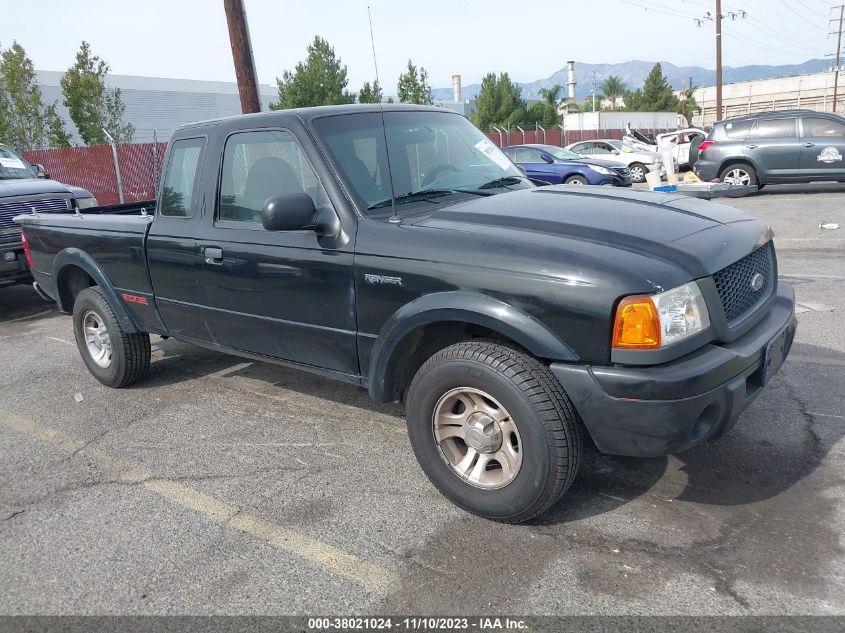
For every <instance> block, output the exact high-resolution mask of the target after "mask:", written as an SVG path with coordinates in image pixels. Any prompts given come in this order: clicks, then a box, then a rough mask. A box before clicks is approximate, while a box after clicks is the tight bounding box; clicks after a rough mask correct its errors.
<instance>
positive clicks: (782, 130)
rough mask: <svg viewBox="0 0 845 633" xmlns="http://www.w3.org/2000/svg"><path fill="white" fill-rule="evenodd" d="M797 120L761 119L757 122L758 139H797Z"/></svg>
mask: <svg viewBox="0 0 845 633" xmlns="http://www.w3.org/2000/svg"><path fill="white" fill-rule="evenodd" d="M795 137H796V134H795V119H761V120H759V121H757V138H758V139H760V140H764V139H775V138H795Z"/></svg>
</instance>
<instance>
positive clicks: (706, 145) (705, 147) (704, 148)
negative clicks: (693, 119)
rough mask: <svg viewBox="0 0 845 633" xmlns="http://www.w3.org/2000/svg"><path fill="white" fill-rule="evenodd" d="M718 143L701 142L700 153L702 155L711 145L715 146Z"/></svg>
mask: <svg viewBox="0 0 845 633" xmlns="http://www.w3.org/2000/svg"><path fill="white" fill-rule="evenodd" d="M715 144H716V141H701V145H699V146H698V153H699V154H700V153H701V152H703V151H704V150H706V149H707V148H708V147H710V146H711V145H715Z"/></svg>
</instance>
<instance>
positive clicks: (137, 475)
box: [0, 410, 398, 594]
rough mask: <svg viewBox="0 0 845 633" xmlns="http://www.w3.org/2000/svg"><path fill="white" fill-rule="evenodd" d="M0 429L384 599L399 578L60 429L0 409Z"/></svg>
mask: <svg viewBox="0 0 845 633" xmlns="http://www.w3.org/2000/svg"><path fill="white" fill-rule="evenodd" d="M0 424H2V425H4V426H6V427H7V428H10V429H13V430H16V431H19V432H21V433H24V434H26V435H29V436H30V437H34V438H36V439H38V440H41V441H43V442H45V443H47V444H50V445H52V446H55V447H57V448H59V449H60V450H61V451H63V452H64V453H67V454H70V455H72V454H74V453H78V454H84V455H85V456H86V457H88V458H90V459H93V460H94V461H96V462H97V463H98V465H99V466H101V467H102V468H104V469H105V470H107V471H109V473H110V474H111V475H113V476H114V477H115V479H116V480H118V481H124V482H133V483H139V484H140V485H141V486H142V487H143V488H145V489H146V490H148V491H150V492H153V493H155V494H157V495H159V496H161V497H163V498H165V499H167V500H168V501H170V502H171V503H173V504H175V505H178V506H181V507H183V508H187V509H189V510H193V511H194V512H196V513H198V514H201V515H203V516H205V517H208V518H210V519H212V520H214V521H215V522H217V523H219V524H221V525H225V526H228V527H231V528H234V529H236V530H239V531H241V532H244V533H246V534H249V535H251V536H253V537H255V538H256V539H258V540H260V541H263V542H265V543H268V544H269V545H272V546H273V547H276V548H278V549H280V550H283V551H285V552H288V553H290V554H293V555H295V556H298V557H299V558H303V559H305V560H308V561H311V562H313V563H316V564H318V565H320V566H322V567H323V568H325V569H326V570H328V571H329V572H331V573H333V574H335V575H336V576H340V577H341V578H346V579H347V580H351V581H352V582H355V583H357V584H359V585H361V586H362V587H364V588H366V589H367V590H369V591H373V592H377V593H380V594H385V593H388V592H389V591H390V590H391V588H393V587H395V586H396V583H397V582H398V577H397V576H396V574H394V573H393V572H391V571H389V570H387V569H385V568H384V567H381V566H379V565H376V564H374V563H371V562H369V561H367V560H364V559H363V558H360V557H359V556H356V555H354V554H351V553H349V552H346V551H344V550H342V549H340V548H338V547H335V546H333V545H329V544H328V543H324V542H323V541H321V540H319V539H316V538H314V537H313V536H309V535H307V534H305V533H303V532H299V531H297V530H294V529H292V528H287V527H283V526H281V525H278V524H276V523H273V522H271V521H268V520H267V519H262V518H261V517H259V516H256V515H254V514H250V513H248V512H243V511H241V509H240V508H238V507H236V506H233V505H231V504H229V503H226V502H225V501H221V500H220V499H217V498H216V497H212V496H210V495H207V494H205V493H203V492H200V491H199V490H195V489H194V488H191V487H190V486H186V485H185V484H182V483H179V482H176V481H171V480H168V479H160V478H156V477H155V475H154V474H153V473H152V472H149V471H146V470H143V469H139V468H136V467H134V466H132V465H131V464H127V463H126V462H122V461H120V460H117V459H115V458H113V457H111V456H109V455H108V454H106V453H104V452H103V451H101V450H100V449H97V448H91V447H87V446H86V445H85V443H84V442H81V441H79V440H75V439H73V438H70V437H68V436H67V435H65V434H64V433H62V432H61V431H58V430H56V429H52V428H50V427H46V426H41V425H39V424H36V423H35V422H33V421H32V420H28V419H26V418H23V417H21V416H18V415H15V414H13V413H9V412H7V411H3V410H0Z"/></svg>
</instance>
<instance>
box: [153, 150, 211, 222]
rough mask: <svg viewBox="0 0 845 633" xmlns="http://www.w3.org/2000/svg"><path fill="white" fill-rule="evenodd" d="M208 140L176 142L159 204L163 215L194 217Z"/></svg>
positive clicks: (160, 212)
mask: <svg viewBox="0 0 845 633" xmlns="http://www.w3.org/2000/svg"><path fill="white" fill-rule="evenodd" d="M204 149H205V139H203V138H187V139H179V140H178V141H173V144H172V146H171V148H170V162H168V164H167V173H166V174H165V176H164V186H163V187H162V190H161V200H160V201H159V215H163V216H165V217H175V218H188V217H191V216H192V215H193V214H194V200H195V198H196V192H197V184H198V182H197V181H198V180H199V179H198V178H197V176H198V175H199V171H200V165H201V164H202V153H203V150H204Z"/></svg>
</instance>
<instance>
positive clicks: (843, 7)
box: [833, 4, 845, 112]
mask: <svg viewBox="0 0 845 633" xmlns="http://www.w3.org/2000/svg"><path fill="white" fill-rule="evenodd" d="M833 8H834V9H835V8H836V7H833ZM843 17H845V4H840V5H839V31H838V34H837V36H836V66H834V67H833V111H834V112H836V97H837V93H838V91H839V60H840V58H839V54H840V53H841V52H842V18H843Z"/></svg>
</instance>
